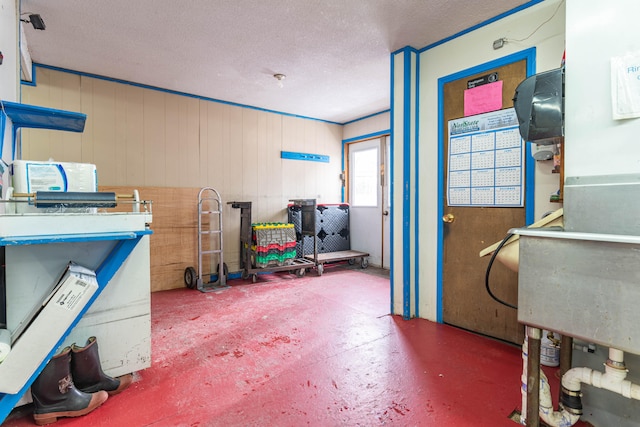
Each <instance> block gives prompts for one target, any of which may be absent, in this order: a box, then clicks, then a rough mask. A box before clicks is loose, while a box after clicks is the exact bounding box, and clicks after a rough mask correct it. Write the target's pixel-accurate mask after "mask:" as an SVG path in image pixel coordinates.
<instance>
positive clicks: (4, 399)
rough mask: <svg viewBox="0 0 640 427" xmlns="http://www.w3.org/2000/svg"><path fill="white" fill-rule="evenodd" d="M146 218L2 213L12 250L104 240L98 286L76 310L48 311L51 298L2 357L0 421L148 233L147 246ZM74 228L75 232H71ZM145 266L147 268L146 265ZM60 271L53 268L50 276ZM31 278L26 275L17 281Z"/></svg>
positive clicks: (4, 237) (1, 234)
mask: <svg viewBox="0 0 640 427" xmlns="http://www.w3.org/2000/svg"><path fill="white" fill-rule="evenodd" d="M148 221H150V214H147V213H113V214H111V213H100V214H58V213H56V214H24V215H0V246H5V247H6V248H7V250H8V251H9V249H11V248H14V247H15V248H16V249H18V248H21V247H24V249H21V250H22V251H32V252H33V253H34V257H35V258H38V255H39V254H40V252H39V251H41V250H42V249H45V248H46V247H48V246H54V247H56V248H67V249H70V252H73V250H71V249H72V248H73V247H74V246H75V245H78V244H85V245H94V244H98V245H100V250H97V251H96V256H99V257H100V259H95V260H94V261H93V264H94V265H96V266H97V267H96V268H95V272H96V279H97V288H95V289H94V290H90V291H88V292H87V293H86V294H84V296H83V298H82V300H81V301H80V303H79V304H78V306H77V307H76V311H75V312H74V313H73V315H69V314H66V313H62V315H61V312H60V309H58V311H57V312H55V311H53V310H48V311H47V310H46V308H47V306H48V304H47V305H45V306H44V308H43V309H42V311H41V312H40V313H39V314H38V315H37V316H36V317H35V318H34V319H33V322H32V323H31V324H30V326H28V327H27V328H26V329H25V330H24V332H23V333H22V335H21V336H20V338H19V339H18V340H17V341H16V342H15V343H14V346H13V348H12V350H11V352H10V353H9V355H8V356H7V358H6V359H5V361H4V362H2V363H0V422H1V421H3V420H4V419H5V418H6V417H7V415H8V414H9V413H10V412H11V410H12V409H13V408H14V407H15V406H16V404H17V403H18V402H19V400H20V399H21V397H22V396H23V395H24V394H25V392H26V391H27V390H28V388H29V387H30V386H31V384H32V383H33V381H34V380H35V379H36V378H37V376H38V375H39V374H40V372H41V371H42V369H44V367H45V366H46V364H47V363H48V361H49V360H50V359H51V358H52V357H53V356H54V355H55V354H56V353H57V352H58V350H59V348H60V347H61V346H62V345H63V343H64V342H65V339H66V338H67V337H68V336H69V334H70V333H71V332H72V330H73V329H74V327H76V326H77V325H78V323H79V322H80V321H81V319H82V317H83V316H84V315H85V314H86V313H87V311H88V310H89V308H90V307H91V306H92V304H93V303H94V302H95V301H96V300H97V298H98V297H99V296H100V295H101V293H102V291H103V290H105V288H106V287H107V285H109V284H110V283H111V282H112V279H113V278H114V276H115V275H116V274H117V273H118V271H119V270H120V269H121V266H122V265H123V263H125V261H126V260H127V259H128V258H129V256H130V255H131V254H132V252H133V251H134V250H135V249H136V247H137V246H138V244H139V243H140V242H142V241H144V240H145V239H147V245H146V247H145V250H146V251H147V252H148V236H149V235H150V234H152V231H151V230H149V229H148ZM52 224H53V226H52ZM9 230H14V231H17V234H9V233H7V231H9ZM47 230H49V232H48V231H47ZM53 230H55V231H56V232H55V233H54V232H53ZM60 230H63V231H62V232H60ZM71 230H73V231H74V232H69V231H71ZM95 242H99V243H95ZM82 250H83V251H84V248H82ZM89 252H91V251H89ZM21 253H22V252H21ZM105 253H106V255H104V254H105ZM8 258H10V257H9V256H8ZM62 259H64V258H62ZM90 259H91V256H87V258H86V259H85V260H84V262H87V260H90ZM69 261H71V260H69ZM58 264H60V263H59V262H58ZM61 267H63V266H61ZM143 268H147V269H148V265H146V266H143ZM19 269H20V270H21V274H25V275H27V276H28V275H29V273H30V272H29V271H28V269H29V265H28V264H25V265H23V266H20V268H19ZM36 270H37V268H36ZM59 273H60V271H52V272H51V274H52V277H55V275H56V274H59ZM143 274H144V272H143ZM147 274H148V273H147ZM13 277H14V278H15V274H14V275H13ZM36 279H37V278H36V277H34V278H33V280H36ZM7 280H9V277H8V278H7ZM27 283H28V278H27V280H25V281H24V283H20V284H19V286H24V285H25V284H27ZM50 285H51V284H49V286H50ZM7 286H11V283H7ZM8 303H9V302H8ZM65 314H66V317H65Z"/></svg>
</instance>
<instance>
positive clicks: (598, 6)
mask: <svg viewBox="0 0 640 427" xmlns="http://www.w3.org/2000/svg"><path fill="white" fill-rule="evenodd" d="M638 16H640V2H638V1H637V0H616V1H614V2H602V1H599V0H580V1H576V0H568V1H567V66H566V79H565V80H566V101H565V105H566V108H565V117H566V125H565V136H566V140H565V141H566V143H565V150H566V151H565V176H593V175H607V174H623V173H640V143H639V142H640V141H639V140H640V119H627V120H615V121H614V120H613V119H612V103H611V88H610V84H611V83H610V82H611V78H610V75H611V65H610V64H611V58H613V57H618V56H622V55H625V54H627V53H636V54H638V55H640V26H639V25H638ZM636 65H639V66H640V63H638V64H636ZM637 87H638V86H636V88H637Z"/></svg>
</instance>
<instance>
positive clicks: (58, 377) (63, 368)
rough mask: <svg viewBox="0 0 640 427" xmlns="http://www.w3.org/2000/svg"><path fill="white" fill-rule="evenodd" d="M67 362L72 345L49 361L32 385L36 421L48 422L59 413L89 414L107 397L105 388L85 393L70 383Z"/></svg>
mask: <svg viewBox="0 0 640 427" xmlns="http://www.w3.org/2000/svg"><path fill="white" fill-rule="evenodd" d="M70 364H71V347H65V348H64V350H62V352H61V353H60V354H58V355H56V356H54V357H53V358H52V359H51V360H50V361H49V363H48V364H47V366H45V367H44V369H43V370H42V372H41V373H40V375H39V376H38V378H36V380H35V381H34V382H33V384H32V385H31V396H32V397H33V405H34V410H33V419H34V421H35V422H36V424H38V425H44V424H50V423H55V422H56V421H58V418H60V417H79V416H80V415H85V414H88V413H89V412H91V411H93V410H94V409H96V408H97V407H98V406H100V405H102V404H103V403H104V401H105V400H107V398H108V397H109V395H108V394H107V393H106V392H104V391H99V392H97V393H84V392H82V391H80V390H78V389H77V388H76V387H75V386H74V385H73V379H72V377H71V373H70Z"/></svg>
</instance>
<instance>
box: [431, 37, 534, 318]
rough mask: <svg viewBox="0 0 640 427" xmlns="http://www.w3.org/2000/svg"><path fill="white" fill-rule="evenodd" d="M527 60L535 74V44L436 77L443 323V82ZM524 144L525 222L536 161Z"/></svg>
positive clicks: (531, 205)
mask: <svg viewBox="0 0 640 427" xmlns="http://www.w3.org/2000/svg"><path fill="white" fill-rule="evenodd" d="M523 59H524V60H526V62H527V77H528V76H530V75H532V74H534V73H535V70H536V48H535V47H532V48H529V49H525V50H522V51H520V52H516V53H513V54H511V55H507V56H505V57H502V58H499V59H496V60H494V61H489V62H486V63H484V64H480V65H477V66H475V67H471V68H468V69H466V70H462V71H459V72H457V73H454V74H450V75H448V76H445V77H441V78H439V79H438V217H437V218H436V221H437V222H438V257H437V266H438V271H437V274H436V280H437V287H436V304H437V308H436V321H437V322H439V323H442V267H443V266H442V255H443V250H444V241H443V234H444V228H443V223H442V221H440V218H442V216H443V215H444V188H443V187H444V182H443V178H444V152H443V149H442V143H441V142H442V141H443V140H444V139H443V138H444V137H445V131H446V129H444V127H443V125H442V121H443V120H444V102H443V100H444V85H445V84H446V83H449V82H452V81H456V80H459V79H462V78H465V77H467V76H471V75H474V74H478V73H482V72H484V71H487V70H490V69H492V68H497V67H501V66H504V65H507V64H511V63H513V62H517V61H520V60H523ZM528 145H529V144H527V147H526V153H527V154H526V156H525V169H526V170H525V181H526V182H525V217H526V221H527V224H530V223H531V222H532V221H531V220H532V219H533V213H534V212H535V209H534V208H535V206H534V204H535V197H534V195H535V179H534V177H535V169H534V167H535V161H534V160H533V157H532V156H531V147H529V146H528Z"/></svg>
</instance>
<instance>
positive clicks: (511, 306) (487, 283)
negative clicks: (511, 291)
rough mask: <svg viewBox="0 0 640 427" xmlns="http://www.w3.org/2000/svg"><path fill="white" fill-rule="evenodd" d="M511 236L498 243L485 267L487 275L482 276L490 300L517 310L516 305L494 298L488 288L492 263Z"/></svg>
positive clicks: (508, 235)
mask: <svg viewBox="0 0 640 427" xmlns="http://www.w3.org/2000/svg"><path fill="white" fill-rule="evenodd" d="M512 236H513V233H509V234H507V236H506V237H505V238H504V239H502V242H500V244H499V245H498V247H497V248H496V250H495V251H493V255H491V259H490V260H489V265H488V266H487V273H486V274H485V276H484V286H485V288H487V292H489V295H490V296H491V298H493V299H494V300H496V301H497V302H499V303H500V304H502V305H506V306H507V307H510V308H513V309H515V310H517V309H518V306H517V305H512V304H509V303H508V302H505V301H502V300H501V299H500V298H498V297H497V296H495V295H494V294H493V292H491V287H490V286H489V274H490V273H491V266H492V265H493V261H494V260H495V259H496V255H498V252H500V249H502V247H503V246H504V245H505V243H507V240H509V239H510V238H511V237H512Z"/></svg>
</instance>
